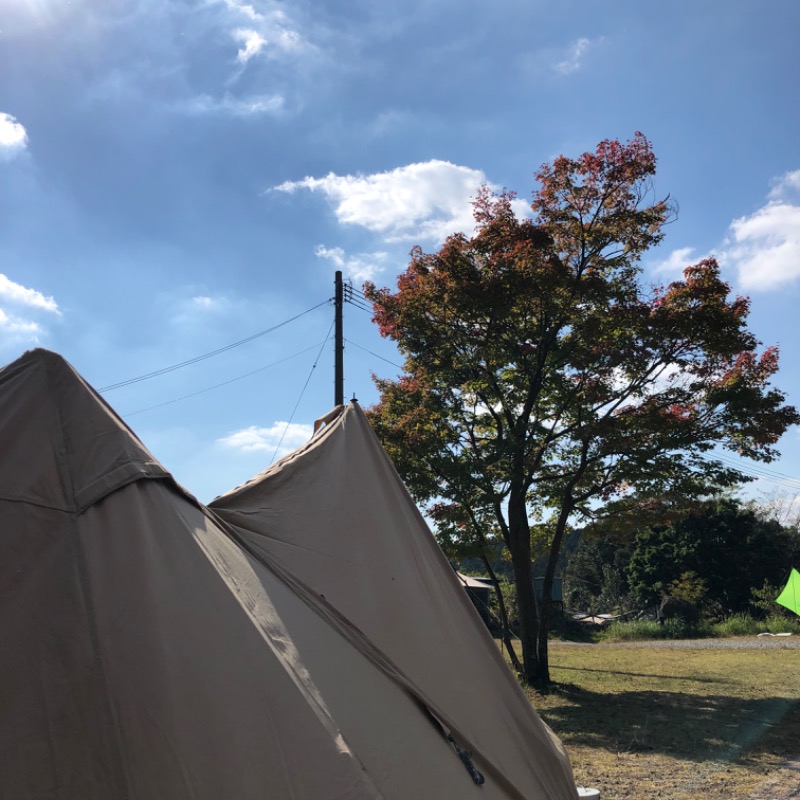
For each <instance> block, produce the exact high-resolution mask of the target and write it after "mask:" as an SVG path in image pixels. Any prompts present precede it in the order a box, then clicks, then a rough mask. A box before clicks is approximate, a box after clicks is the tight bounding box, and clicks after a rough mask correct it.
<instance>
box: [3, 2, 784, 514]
mask: <svg viewBox="0 0 800 800" xmlns="http://www.w3.org/2000/svg"><path fill="white" fill-rule="evenodd" d="M798 30H800V4H799V3H797V2H796V0H772V2H770V3H755V2H739V1H738V0H724V1H723V0H717V1H716V2H712V1H709V2H705V3H697V2H688V1H686V0H677V1H676V2H673V3H669V4H667V3H658V4H656V3H642V2H638V1H636V0H625V1H624V2H622V1H621V0H605V1H604V2H602V3H601V2H592V1H591V0H584V1H583V2H577V0H562V2H558V3H555V2H537V0H525V1H524V2H523V0H497V2H494V3H486V2H481V3H478V2H472V0H460V2H455V1H454V0H437V1H436V2H431V1H426V0H403V2H397V0H382V2H372V3H367V2H364V0H362V2H351V1H350V0H338V1H337V2H316V3H311V2H305V0H297V1H296V2H295V3H292V4H289V3H281V2H272V0H250V2H247V0H72V2H67V1H66V0H4V1H3V3H2V5H1V6H0V361H2V363H7V362H8V361H11V360H13V359H14V358H16V357H17V356H18V355H20V354H21V353H22V352H24V351H25V350H26V349H28V348H30V347H33V346H42V347H47V348H50V349H53V350H55V351H57V352H60V353H62V354H63V355H64V356H65V357H66V358H67V359H68V360H69V361H70V362H71V363H72V364H73V365H74V366H75V367H76V368H77V369H78V370H79V371H80V372H81V373H82V374H83V375H84V376H85V377H86V378H87V379H88V380H89V381H90V382H91V383H92V384H93V385H94V386H95V387H97V388H101V387H105V386H109V385H111V384H114V383H117V382H120V381H124V380H126V379H130V378H134V377H137V376H140V375H142V374H145V373H149V372H151V371H154V370H158V369H160V368H163V367H167V366H170V365H173V364H177V363H180V362H182V361H185V360H189V359H193V358H194V357H196V356H199V355H201V354H204V353H207V352H210V351H214V350H217V349H219V348H223V347H225V346H227V345H229V344H232V343H235V342H238V341H240V340H242V339H245V338H247V337H250V336H251V335H253V334H255V333H258V332H260V331H264V330H267V329H269V328H271V327H273V326H275V325H278V324H280V323H282V322H284V321H286V320H288V319H290V318H292V317H294V316H296V315H301V314H302V316H300V317H299V318H298V319H296V320H295V321H293V322H291V323H289V324H287V325H285V326H283V327H280V328H279V329H277V330H275V331H274V332H272V333H268V334H265V335H263V336H260V337H257V338H256V339H254V340H253V341H251V342H249V343H246V344H242V345H241V346H238V347H234V348H232V349H229V350H226V351H225V352H223V353H221V354H219V355H217V356H214V357H211V358H207V359H204V360H202V361H200V362H198V363H196V364H193V365H190V366H187V367H185V368H182V369H178V370H175V371H172V372H169V373H167V374H165V375H162V376H159V377H156V378H152V379H149V380H144V381H139V382H137V383H134V384H131V385H129V386H126V387H122V388H119V389H115V390H111V391H108V392H107V393H106V394H105V396H106V398H107V399H108V401H109V402H110V403H111V404H112V405H113V406H114V408H115V409H116V410H117V411H118V412H119V413H121V414H123V415H124V416H125V418H126V421H127V422H128V423H129V424H130V425H131V427H132V428H133V429H134V430H135V431H136V433H137V434H138V435H139V436H140V438H141V439H142V440H143V441H144V443H145V444H146V445H147V446H148V447H149V448H150V449H151V450H152V451H153V453H154V454H155V455H156V456H157V457H158V458H159V459H160V460H161V461H162V462H163V463H164V465H165V466H166V467H167V468H168V469H170V470H171V471H172V472H173V473H174V474H175V476H176V478H177V479H178V480H179V481H180V482H181V483H183V484H184V485H185V486H186V487H187V488H188V489H189V490H190V491H192V492H193V493H195V494H196V495H197V496H198V497H199V498H200V499H202V500H209V499H211V498H212V497H214V496H215V495H216V494H219V493H221V492H223V491H225V490H227V489H229V488H231V487H233V486H235V485H236V484H238V483H240V482H241V481H243V480H245V479H247V478H248V477H250V476H251V475H252V474H254V473H255V472H257V471H258V470H260V469H262V468H263V467H265V466H266V465H267V464H268V463H269V462H270V461H271V460H272V458H273V455H274V454H275V453H276V452H277V454H278V455H280V454H281V453H282V452H284V451H286V450H287V449H289V448H292V447H294V446H296V445H298V444H299V443H301V442H302V441H303V440H304V439H305V438H306V437H307V435H308V431H309V427H308V426H309V425H310V423H311V422H312V421H313V419H314V418H316V417H318V416H320V415H322V414H323V413H325V412H326V411H327V410H328V409H329V408H330V406H331V405H332V403H333V366H332V361H333V355H332V344H331V342H330V341H329V342H327V343H325V340H326V337H327V336H328V332H329V329H330V325H331V322H332V319H333V310H332V308H331V306H330V305H322V306H320V307H319V308H316V309H314V310H312V311H308V310H309V309H312V308H314V307H315V306H317V305H318V304H320V303H324V301H325V300H326V299H328V298H330V297H331V295H332V293H333V275H334V271H335V270H336V269H337V268H341V269H343V270H344V272H345V275H346V276H349V277H350V278H351V279H352V280H353V281H354V283H355V284H356V285H357V286H360V285H361V282H362V281H363V280H364V278H367V277H369V278H371V279H372V280H374V281H375V282H377V283H378V284H379V285H393V284H394V279H395V276H396V275H397V274H398V273H399V272H400V271H402V270H403V269H404V268H405V266H406V264H407V256H408V252H409V250H410V248H411V247H412V246H413V245H415V244H419V245H421V246H422V247H423V248H425V249H429V250H430V249H434V248H436V247H437V244H438V243H439V242H440V241H441V239H442V237H443V236H445V235H447V234H448V233H450V232H453V231H456V230H464V229H467V230H468V229H469V226H470V224H471V216H470V208H469V200H470V197H471V196H473V194H474V192H475V190H476V188H477V187H478V186H479V185H480V184H481V183H482V182H486V183H488V184H490V185H492V186H495V187H497V188H501V187H507V188H510V189H513V190H515V191H517V192H518V193H519V196H520V197H521V198H523V199H525V198H529V197H530V194H531V191H532V190H533V188H534V183H533V173H534V172H535V171H536V169H537V168H538V167H539V166H540V165H541V164H542V163H543V162H545V161H548V160H550V159H552V158H553V157H554V156H556V155H558V154H560V153H564V154H565V155H569V156H576V155H578V154H579V153H581V152H583V151H585V150H590V149H593V148H594V146H595V145H596V144H597V142H598V141H600V140H601V139H605V138H617V137H619V138H622V139H627V138H629V137H630V136H632V135H633V133H634V132H635V131H637V130H641V131H642V132H643V133H644V134H645V135H646V136H647V137H649V138H650V139H651V141H652V142H653V146H654V149H655V152H656V154H657V156H658V158H659V166H658V176H657V179H656V190H657V193H658V194H660V195H664V194H667V193H669V194H670V195H671V197H672V198H673V199H674V200H676V201H677V203H678V204H679V207H680V213H679V217H678V220H677V221H676V222H674V223H673V224H672V225H671V226H670V228H669V230H668V234H667V237H666V239H665V241H664V243H663V244H662V245H661V246H660V248H659V249H658V250H657V251H654V252H652V253H651V254H650V255H649V256H648V258H647V259H646V261H645V267H646V272H647V280H652V281H654V282H666V281H669V280H670V279H672V278H677V277H679V276H680V272H681V269H682V268H683V267H684V266H687V265H688V264H689V263H692V262H694V261H697V260H699V259H700V258H701V257H703V256H705V255H707V254H709V253H713V254H716V255H717V256H718V257H719V258H720V260H721V263H722V264H723V267H724V272H725V275H726V278H727V280H728V281H729V282H730V283H731V285H732V287H733V288H734V290H735V291H737V292H739V293H744V294H747V295H749V296H750V297H751V298H752V312H751V326H752V328H753V329H754V330H755V332H756V333H757V335H758V337H759V338H760V339H761V340H762V341H763V342H764V344H765V345H771V344H779V345H780V346H781V363H782V367H781V372H780V374H779V376H778V379H777V381H776V383H777V385H779V386H780V387H781V388H782V389H784V390H785V391H786V392H787V393H788V395H789V399H790V401H791V402H793V403H795V404H796V405H798V406H800V349H798V343H797V332H798V330H800V326H799V325H798V301H800V144H799V142H800V102H798V89H797V86H798V79H799V78H800V49H799V48H798V46H797V31H798ZM306 311H308V313H303V312H306ZM345 336H346V338H347V340H348V345H347V353H346V363H345V374H346V386H345V392H346V396H347V397H348V398H349V397H350V396H352V394H353V393H355V394H356V396H357V397H358V398H359V400H360V401H361V402H362V403H363V404H369V403H371V402H374V400H375V399H376V394H375V391H374V389H373V387H372V384H371V380H370V374H371V372H377V373H379V374H381V375H394V374H395V373H396V371H397V370H396V368H395V367H394V366H392V364H391V363H389V362H392V361H394V362H398V361H399V359H398V357H397V355H396V353H395V351H394V350H393V348H392V346H391V345H390V344H389V343H386V342H383V341H382V340H381V339H380V337H379V336H378V334H377V331H376V330H375V328H374V327H373V326H372V324H371V323H370V319H369V314H367V313H366V312H364V311H362V310H360V309H358V308H356V307H354V306H347V307H346V314H345ZM315 363H316V367H315V368H312V367H313V365H314V364H315ZM249 373H253V374H249ZM219 384H224V385H221V386H218V385H219ZM212 386H216V387H217V388H214V389H210V387H212ZM304 387H305V390H304ZM206 389H210V390H209V391H205V390H206ZM187 395H192V396H187ZM179 398H184V399H179ZM173 401H174V402H173ZM289 420H291V422H292V425H291V426H290V427H289V428H288V430H286V431H285V434H284V435H283V440H282V441H280V439H281V435H282V434H283V433H284V430H285V429H286V423H287V422H288V421H289ZM279 441H280V446H279ZM781 450H782V453H783V457H782V459H781V460H780V461H779V462H774V463H773V464H771V465H768V466H767V467H766V468H762V467H760V466H758V465H756V466H755V467H753V469H754V470H757V471H758V472H759V474H761V475H763V480H761V481H759V483H758V484H757V486H756V487H755V488H756V490H759V491H765V492H776V491H777V492H784V493H791V494H794V493H796V492H798V491H800V433H798V430H796V429H794V430H791V431H789V432H788V433H787V434H786V435H785V437H784V439H783V440H782V442H781ZM789 479H793V480H789Z"/></svg>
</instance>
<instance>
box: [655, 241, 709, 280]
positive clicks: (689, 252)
mask: <svg viewBox="0 0 800 800" xmlns="http://www.w3.org/2000/svg"><path fill="white" fill-rule="evenodd" d="M695 252H696V251H695V248H694V247H679V248H678V249H677V250H673V251H672V252H671V253H670V254H669V255H668V256H667V257H666V258H662V259H661V260H660V261H655V262H653V263H652V264H650V269H651V270H652V271H653V272H654V273H665V274H668V275H680V274H681V273H682V272H683V270H684V269H686V267H688V266H689V265H690V264H696V263H697V262H698V261H700V260H701V259H700V256H695V255H694V253H695Z"/></svg>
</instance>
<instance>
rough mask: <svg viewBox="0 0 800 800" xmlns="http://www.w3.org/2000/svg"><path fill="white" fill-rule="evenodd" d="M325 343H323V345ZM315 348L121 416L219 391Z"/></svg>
mask: <svg viewBox="0 0 800 800" xmlns="http://www.w3.org/2000/svg"><path fill="white" fill-rule="evenodd" d="M324 344H325V342H323V345H324ZM315 347H318V345H316V344H312V345H311V347H306V348H305V350H300V351H299V352H297V353H293V354H292V355H290V356H286V358H282V359H280V360H279V361H273V362H272V363H271V364H266V365H265V366H263V367H259V368H258V369H254V370H252V372H246V373H245V374H244V375H238V376H237V377H235V378H231V379H230V380H227V381H222V383H215V384H214V385H213V386H207V387H206V388H205V389H199V390H198V391H196V392H192V393H191V394H184V395H182V396H181V397H176V398H174V399H173V400H165V401H164V402H163V403H156V404H155V405H154V406H148V407H147V408H140V409H138V410H137V411H131V412H129V413H127V414H122V415H121V416H122V417H123V419H126V418H127V417H133V416H136V414H143V413H144V412H145V411H152V410H153V409H155V408H161V407H162V406H168V405H171V404H172V403H178V402H180V401H181V400H188V399H189V398H190V397H197V395H199V394H204V393H205V392H210V391H211V390H212V389H219V388H220V387H221V386H227V385H228V384H229V383H235V382H236V381H240V380H243V379H244V378H249V377H250V376H251V375H255V374H257V373H259V372H263V371H264V370H265V369H269V368H270V367H276V366H277V365H278V364H283V363H284V362H285V361H289V360H291V359H293V358H297V356H300V355H303V353H307V352H308V351H309V350H313V349H314V348H315Z"/></svg>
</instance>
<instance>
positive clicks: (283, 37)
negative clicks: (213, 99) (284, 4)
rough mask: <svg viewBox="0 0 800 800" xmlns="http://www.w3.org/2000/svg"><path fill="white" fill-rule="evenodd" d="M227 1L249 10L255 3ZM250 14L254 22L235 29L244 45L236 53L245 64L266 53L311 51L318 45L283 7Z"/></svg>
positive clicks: (234, 33) (229, 5)
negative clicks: (245, 4) (294, 22)
mask: <svg viewBox="0 0 800 800" xmlns="http://www.w3.org/2000/svg"><path fill="white" fill-rule="evenodd" d="M226 5H228V7H229V8H234V9H236V10H238V11H240V12H243V13H246V12H245V11H244V9H246V8H247V9H252V6H243V5H241V4H231V3H226ZM247 16H249V17H250V19H251V20H252V22H253V23H254V24H253V25H250V26H248V27H238V28H235V29H234V30H233V31H232V32H231V35H232V36H233V38H234V40H235V41H237V42H239V43H240V44H241V45H242V47H241V48H240V49H239V52H238V53H237V54H236V60H237V61H238V62H239V63H240V64H242V65H243V66H244V65H246V64H247V63H248V62H249V61H250V60H251V59H252V58H255V57H256V56H258V55H260V54H262V53H263V54H265V55H267V56H269V57H270V58H276V57H277V56H279V55H290V54H299V53H307V52H313V51H315V49H316V48H314V46H313V45H311V44H310V43H309V42H308V41H306V40H305V39H304V38H303V37H302V36H301V35H300V33H298V31H297V30H295V29H294V27H293V25H292V22H291V20H290V19H289V18H288V17H287V15H286V13H285V12H284V11H282V10H281V9H279V8H273V9H272V10H271V11H270V12H269V13H268V14H259V13H257V12H255V10H254V9H253V14H249V13H247ZM239 74H241V73H239Z"/></svg>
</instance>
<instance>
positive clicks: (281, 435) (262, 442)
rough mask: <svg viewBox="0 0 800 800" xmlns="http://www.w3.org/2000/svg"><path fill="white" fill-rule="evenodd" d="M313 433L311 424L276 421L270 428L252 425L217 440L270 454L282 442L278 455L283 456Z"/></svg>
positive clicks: (247, 451)
mask: <svg viewBox="0 0 800 800" xmlns="http://www.w3.org/2000/svg"><path fill="white" fill-rule="evenodd" d="M313 433H314V429H313V427H312V426H311V425H305V424H302V423H297V422H292V423H289V422H276V423H275V424H274V425H272V426H271V427H269V428H260V427H258V426H257V425H251V426H250V427H248V428H243V429H242V430H240V431H236V432H234V433H231V434H230V435H228V436H224V437H222V438H221V439H217V442H218V443H219V444H222V445H225V446H226V447H231V448H233V449H235V450H240V451H242V452H244V453H260V452H264V453H269V454H270V455H272V454H273V453H274V452H275V449H276V448H277V447H278V444H279V443H280V449H279V450H278V452H277V457H278V458H281V457H283V456H285V455H286V454H287V453H291V452H292V450H296V449H297V448H298V447H300V446H301V445H303V444H305V443H306V442H307V441H308V440H309V439H310V438H311V436H312V435H313Z"/></svg>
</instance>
